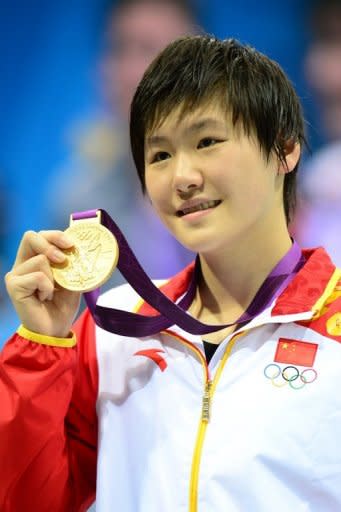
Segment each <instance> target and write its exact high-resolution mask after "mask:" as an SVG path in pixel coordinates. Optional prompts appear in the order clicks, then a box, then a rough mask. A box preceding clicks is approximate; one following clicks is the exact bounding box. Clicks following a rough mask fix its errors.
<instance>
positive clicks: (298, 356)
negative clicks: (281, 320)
mask: <svg viewBox="0 0 341 512" xmlns="http://www.w3.org/2000/svg"><path fill="white" fill-rule="evenodd" d="M317 347H318V345H317V344H316V343H309V342H307V341H298V340H290V339H287V338H280V339H279V340H278V344H277V350H276V354H275V359H274V361H275V362H276V363H286V364H297V365H299V366H307V367H310V368H311V367H312V366H313V365H314V361H315V356H316V352H317Z"/></svg>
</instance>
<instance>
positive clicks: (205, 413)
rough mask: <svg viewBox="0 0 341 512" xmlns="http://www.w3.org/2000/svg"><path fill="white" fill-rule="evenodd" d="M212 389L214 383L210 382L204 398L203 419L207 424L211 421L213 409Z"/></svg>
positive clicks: (206, 386)
mask: <svg viewBox="0 0 341 512" xmlns="http://www.w3.org/2000/svg"><path fill="white" fill-rule="evenodd" d="M211 387H212V382H211V381H210V380H208V381H207V382H206V385H205V391H204V396H203V399H202V415H201V419H202V421H204V422H205V423H208V422H209V421H210V409H211Z"/></svg>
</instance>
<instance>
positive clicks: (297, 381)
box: [264, 363, 317, 390]
mask: <svg viewBox="0 0 341 512" xmlns="http://www.w3.org/2000/svg"><path fill="white" fill-rule="evenodd" d="M264 376H265V377H266V378H267V379H269V380H271V383H272V385H273V386H275V387H276V388H283V387H284V386H287V385H289V386H290V387H291V388H292V389H296V390H297V389H302V388H304V387H305V386H306V385H307V384H311V383H312V382H314V381H315V380H316V379H317V371H316V370H314V368H305V369H304V370H302V371H301V372H300V371H299V370H298V368H296V366H291V365H290V366H286V367H285V368H283V369H282V368H281V367H280V366H279V365H278V364H276V363H270V364H268V365H267V366H266V367H265V368H264Z"/></svg>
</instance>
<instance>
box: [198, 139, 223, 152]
mask: <svg viewBox="0 0 341 512" xmlns="http://www.w3.org/2000/svg"><path fill="white" fill-rule="evenodd" d="M217 142H219V141H218V140H217V139H213V138H212V137H206V138H205V139H201V141H200V142H199V144H198V148H199V149H200V148H208V147H209V146H213V145H214V144H216V143H217Z"/></svg>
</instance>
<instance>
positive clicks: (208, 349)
mask: <svg viewBox="0 0 341 512" xmlns="http://www.w3.org/2000/svg"><path fill="white" fill-rule="evenodd" d="M203 344H204V350H205V356H206V361H207V364H208V363H209V362H210V361H211V359H212V357H213V354H214V352H215V351H216V350H217V348H218V347H219V343H210V342H209V341H205V340H203Z"/></svg>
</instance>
